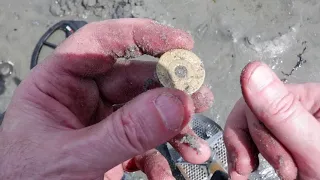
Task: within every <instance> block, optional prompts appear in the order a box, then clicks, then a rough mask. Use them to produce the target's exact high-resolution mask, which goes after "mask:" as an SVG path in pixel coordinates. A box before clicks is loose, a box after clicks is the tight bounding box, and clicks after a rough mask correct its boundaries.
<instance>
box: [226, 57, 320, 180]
mask: <svg viewBox="0 0 320 180" xmlns="http://www.w3.org/2000/svg"><path fill="white" fill-rule="evenodd" d="M241 87H242V94H243V98H242V99H240V100H239V101H238V102H237V104H236V105H235V107H234V109H233V110H232V112H231V114H230V115H229V117H228V120H227V124H226V127H225V132H224V140H225V143H226V147H227V150H228V160H229V173H230V176H231V178H232V179H236V180H245V179H247V178H248V176H249V174H250V173H251V172H252V171H253V170H254V169H256V168H257V165H258V152H260V153H261V154H262V155H263V156H264V157H265V158H266V160H268V162H269V163H270V164H271V165H272V166H273V167H274V168H275V170H276V171H277V173H278V175H279V176H280V177H281V178H282V179H285V180H293V179H301V180H313V179H320V171H319V167H320V161H319V159H320V114H319V112H320V93H319V90H320V84H315V83H312V84H311V83H309V84H288V85H284V84H283V83H282V82H281V81H280V79H279V78H278V77H277V76H276V75H275V74H274V73H273V72H272V70H271V69H270V68H269V67H268V66H267V65H265V64H263V63H261V62H252V63H250V64H248V65H247V66H246V67H245V68H244V70H243V73H242V75H241Z"/></svg>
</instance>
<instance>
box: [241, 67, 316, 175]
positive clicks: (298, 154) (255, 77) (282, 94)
mask: <svg viewBox="0 0 320 180" xmlns="http://www.w3.org/2000/svg"><path fill="white" fill-rule="evenodd" d="M241 86H242V92H243V96H244V99H245V101H246V103H247V105H248V106H249V107H250V109H251V111H252V112H253V113H254V115H255V116H256V117H257V119H258V120H259V121H260V122H262V123H263V124H264V125H265V127H266V128H267V129H268V130H269V131H270V132H271V133H272V135H274V136H275V137H276V139H277V140H279V142H280V143H281V144H283V145H284V146H285V148H286V149H287V150H288V151H290V153H291V154H292V156H293V157H294V159H295V161H296V163H297V165H298V168H299V169H303V168H305V167H302V166H307V165H306V164H305V163H301V162H307V164H308V166H312V165H316V164H317V160H315V158H314V153H319V146H317V145H315V144H319V139H320V135H319V130H320V123H319V122H318V121H317V120H316V119H315V118H314V116H313V115H312V114H310V113H309V112H308V111H307V110H306V109H305V108H304V107H303V106H302V104H301V103H300V101H299V97H297V96H296V95H294V94H293V93H291V92H290V91H289V90H288V89H287V88H286V87H285V85H284V84H283V83H282V82H281V80H280V79H279V78H278V77H277V76H276V74H275V73H274V72H272V70H271V69H270V68H269V67H268V66H267V65H265V64H263V63H261V62H253V63H250V64H249V65H247V66H246V68H245V69H244V71H243V74H242V76H241ZM310 152H314V153H310ZM308 169H311V168H308ZM303 173H305V174H312V173H310V171H309V172H308V173H306V172H300V175H302V174H303Z"/></svg>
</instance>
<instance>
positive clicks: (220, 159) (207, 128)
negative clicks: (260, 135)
mask: <svg viewBox="0 0 320 180" xmlns="http://www.w3.org/2000/svg"><path fill="white" fill-rule="evenodd" d="M190 125H191V128H192V129H193V130H194V132H195V133H196V134H197V135H198V136H199V137H201V138H202V139H204V140H206V141H207V142H208V144H209V146H210V148H211V150H212V155H211V158H210V159H209V160H208V161H207V162H205V163H203V164H199V165H196V164H190V163H188V162H186V161H184V160H183V158H182V157H181V156H180V155H179V153H178V152H177V151H175V149H174V148H173V147H172V146H170V145H167V147H168V151H169V154H170V158H171V159H172V161H173V162H174V166H176V167H177V168H178V169H179V171H180V173H181V175H180V176H179V177H176V179H186V180H207V179H211V178H212V179H215V180H218V179H227V178H228V177H227V174H226V172H227V150H226V147H225V145H224V141H223V131H222V128H221V127H220V126H219V125H218V124H217V123H215V122H214V121H213V120H211V119H210V118H208V117H206V116H203V115H200V114H196V115H194V116H193V118H192V121H191V123H190ZM167 158H168V157H167ZM171 166H172V165H171ZM218 174H219V175H218ZM181 176H182V177H181Z"/></svg>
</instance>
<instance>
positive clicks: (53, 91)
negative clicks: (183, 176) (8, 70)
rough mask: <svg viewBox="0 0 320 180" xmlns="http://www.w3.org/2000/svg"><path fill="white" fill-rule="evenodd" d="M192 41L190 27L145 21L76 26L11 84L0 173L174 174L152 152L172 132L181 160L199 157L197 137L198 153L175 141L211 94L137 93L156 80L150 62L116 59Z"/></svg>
mask: <svg viewBox="0 0 320 180" xmlns="http://www.w3.org/2000/svg"><path fill="white" fill-rule="evenodd" d="M192 47H193V41H192V39H191V37H190V35H189V34H187V33H185V32H183V31H180V30H177V29H173V28H169V27H166V26H163V25H160V24H158V23H156V22H153V21H150V20H146V19H122V20H109V21H104V22H99V23H92V24H89V25H87V26H85V27H83V28H82V29H80V30H79V31H78V32H76V33H75V34H73V35H72V36H71V37H70V38H68V39H67V40H65V41H64V42H63V43H62V44H61V45H60V46H59V47H58V48H57V49H56V50H55V51H54V53H53V54H52V55H50V56H49V57H48V58H47V59H46V61H44V62H43V63H41V64H39V65H38V66H37V67H35V68H34V69H33V70H32V72H31V73H30V75H29V76H28V77H27V78H26V79H25V80H24V81H23V82H22V83H21V84H20V86H19V87H18V88H17V89H16V92H15V95H14V97H13V98H12V102H11V104H10V105H9V108H8V110H7V112H6V115H5V119H4V122H3V124H2V126H1V129H0V177H1V178H2V179H32V180H36V179H68V180H72V179H73V180H76V179H103V177H104V174H105V172H107V171H108V172H107V173H106V174H105V178H106V179H120V178H121V177H122V175H123V171H124V170H131V171H132V170H137V169H141V170H143V171H144V172H145V173H146V174H147V175H148V176H149V178H150V179H172V178H173V177H172V175H171V172H170V168H169V165H168V163H167V162H166V161H165V158H164V157H163V156H161V155H160V154H159V153H157V152H156V151H155V150H153V149H152V148H155V147H156V146H158V145H160V144H162V143H164V142H166V141H168V140H170V139H171V140H170V143H171V144H172V145H173V146H174V147H175V148H176V149H177V150H178V151H179V152H180V153H181V155H182V156H183V157H184V158H185V159H186V160H188V161H190V162H192V163H202V162H203V161H206V160H207V159H208V158H209V156H210V149H209V147H208V145H207V144H206V143H205V142H204V141H203V140H201V139H200V138H198V143H199V145H200V147H199V150H200V151H201V153H200V154H198V153H197V151H196V150H194V149H192V148H191V147H189V146H188V145H186V144H179V143H178V142H179V139H181V138H182V137H183V135H185V134H187V133H189V134H192V135H194V132H193V131H192V130H191V129H190V128H189V127H188V126H186V125H187V124H188V122H189V121H190V117H191V116H192V114H193V113H194V112H201V111H203V110H206V109H207V108H208V107H209V104H210V103H211V102H212V100H213V95H212V93H211V91H210V90H209V89H208V88H205V87H203V88H201V90H199V92H196V93H195V94H193V95H192V98H191V97H190V96H188V95H186V94H185V93H183V92H181V91H178V90H174V89H168V88H155V89H153V90H149V91H147V92H145V90H146V86H145V85H146V82H150V81H149V80H150V79H153V81H154V82H156V79H155V77H154V72H155V66H156V64H155V62H147V61H138V60H137V61H128V60H127V61H117V60H116V58H119V57H134V56H139V55H142V54H149V55H152V56H159V55H161V54H162V53H164V52H166V51H168V50H171V49H174V48H183V49H191V48H192ZM153 87H157V86H156V84H154V86H153ZM149 88H150V87H149ZM204 100H205V101H204ZM121 104H125V105H124V106H122V107H119V105H121ZM123 162H125V163H123ZM119 164H121V165H119ZM109 170H110V171H109Z"/></svg>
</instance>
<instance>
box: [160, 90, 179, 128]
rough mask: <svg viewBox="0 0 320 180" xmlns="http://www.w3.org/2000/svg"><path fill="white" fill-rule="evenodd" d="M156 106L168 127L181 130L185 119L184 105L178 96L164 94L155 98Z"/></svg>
mask: <svg viewBox="0 0 320 180" xmlns="http://www.w3.org/2000/svg"><path fill="white" fill-rule="evenodd" d="M155 107H156V108H157V110H158V112H159V114H160V116H161V119H162V121H163V123H164V125H165V126H166V128H167V129H169V130H172V131H179V130H180V128H181V125H182V122H183V120H184V106H183V104H182V102H181V101H180V99H179V98H178V97H176V96H174V95H172V94H162V95H160V96H159V97H158V98H157V99H156V100H155Z"/></svg>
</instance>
